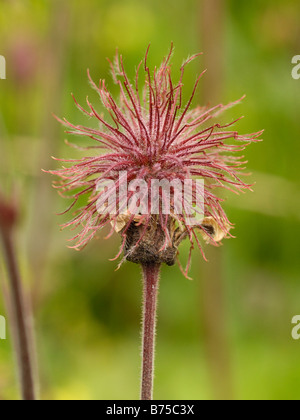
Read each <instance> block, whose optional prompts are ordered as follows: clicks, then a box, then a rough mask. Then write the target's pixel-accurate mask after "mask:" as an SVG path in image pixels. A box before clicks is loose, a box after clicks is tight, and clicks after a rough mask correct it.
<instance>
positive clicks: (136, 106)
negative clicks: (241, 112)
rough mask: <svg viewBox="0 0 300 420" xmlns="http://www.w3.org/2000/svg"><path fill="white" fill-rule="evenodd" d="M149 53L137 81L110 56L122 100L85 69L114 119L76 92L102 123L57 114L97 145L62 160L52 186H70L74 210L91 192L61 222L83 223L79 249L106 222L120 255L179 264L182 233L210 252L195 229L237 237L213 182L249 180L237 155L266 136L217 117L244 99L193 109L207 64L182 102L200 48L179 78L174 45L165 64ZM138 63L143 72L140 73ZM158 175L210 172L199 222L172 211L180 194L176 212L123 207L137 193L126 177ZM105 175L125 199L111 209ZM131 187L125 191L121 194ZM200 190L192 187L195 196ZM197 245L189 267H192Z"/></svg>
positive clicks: (239, 186)
mask: <svg viewBox="0 0 300 420" xmlns="http://www.w3.org/2000/svg"><path fill="white" fill-rule="evenodd" d="M148 53H149V47H148V49H147V52H146V55H145V58H144V60H143V61H141V62H140V63H139V65H138V68H137V71H136V77H135V80H134V81H133V83H132V82H131V81H130V80H129V78H128V76H127V74H126V72H125V68H124V63H123V58H122V56H120V55H119V54H118V52H117V54H116V57H115V60H114V63H111V62H110V61H109V63H110V67H111V71H112V77H113V80H114V82H115V83H116V84H117V85H118V86H119V89H120V97H119V98H118V100H116V99H115V98H113V96H112V95H111V94H110V92H109V91H108V89H107V86H106V83H105V81H104V80H100V82H99V85H98V86H97V85H96V84H95V83H94V82H93V80H92V79H91V77H90V74H89V72H88V77H89V80H90V82H91V85H92V87H93V88H94V89H95V90H96V91H97V92H98V94H99V96H100V99H101V102H102V104H103V106H104V108H105V109H106V110H107V111H108V113H109V115H110V118H109V121H108V120H107V119H104V117H103V115H102V114H99V113H98V112H97V111H96V109H95V108H94V106H93V105H92V104H91V103H90V102H89V100H88V99H87V106H88V109H87V110H86V109H84V108H83V107H82V106H80V105H79V104H78V102H77V101H76V100H75V98H74V97H73V98H74V101H75V103H76V105H77V107H78V108H79V109H80V110H81V111H82V112H84V114H86V115H87V116H88V117H89V118H90V119H91V118H92V119H94V120H96V121H97V124H98V128H91V127H85V126H82V125H74V124H72V123H70V122H68V121H67V120H66V119H64V120H59V121H60V122H62V123H63V124H64V126H66V127H68V130H67V131H66V132H67V133H71V134H75V135H79V136H86V137H89V138H91V139H93V140H94V141H95V142H96V144H97V145H95V146H92V147H90V148H85V149H84V148H79V149H80V150H88V149H91V148H92V149H93V150H94V152H95V151H96V153H94V155H93V156H85V157H83V158H82V159H78V160H61V161H63V162H66V164H67V167H65V166H64V167H63V168H62V169H59V170H54V171H50V173H52V174H54V175H57V176H59V177H60V178H61V180H60V182H58V183H56V184H55V187H56V188H58V189H59V190H60V192H61V193H62V194H63V195H65V193H67V196H68V197H71V198H73V202H72V205H71V206H70V207H69V208H68V209H67V210H66V211H69V210H71V209H74V206H75V204H76V203H77V202H78V200H79V199H80V202H82V200H83V197H84V199H85V204H84V206H83V207H81V208H79V209H77V210H76V211H75V213H74V218H73V219H72V220H71V221H70V222H68V223H66V224H65V225H63V226H64V227H72V228H74V229H77V228H79V232H78V233H77V234H76V236H75V237H74V238H72V240H75V241H76V244H75V246H74V248H76V249H80V248H81V247H83V246H84V245H86V244H87V243H88V242H89V240H90V239H91V238H93V237H94V236H95V234H96V233H97V232H98V231H99V230H100V229H101V228H103V227H104V226H105V225H107V224H110V225H111V231H110V234H109V235H108V236H111V235H112V234H113V233H114V232H118V233H119V234H120V235H121V237H122V245H121V248H120V252H119V253H118V255H117V257H116V258H119V257H120V255H121V254H122V253H124V259H127V260H129V261H132V262H136V263H141V264H151V263H157V264H160V263H166V264H168V265H173V264H174V263H175V261H176V259H177V260H178V258H177V256H178V246H179V244H180V242H181V241H182V240H183V239H185V238H188V239H189V241H190V244H191V251H192V249H193V248H194V243H196V244H197V245H198V247H199V249H200V250H201V252H202V254H203V251H202V248H201V239H199V236H197V234H198V233H200V234H201V235H202V237H203V238H204V240H205V241H207V242H210V243H212V244H213V245H217V243H218V242H219V241H220V240H222V239H223V238H224V237H226V236H231V235H230V233H229V230H230V229H231V227H232V224H231V223H230V222H229V220H228V218H227V216H226V214H225V211H224V210H223V208H222V205H221V204H222V201H223V199H221V198H220V197H218V196H217V195H216V194H215V191H216V188H218V187H221V188H226V189H229V190H231V191H234V192H239V191H241V190H247V189H250V187H251V186H250V185H248V184H246V183H244V182H243V181H242V180H241V178H240V175H241V174H242V173H243V169H244V168H243V167H242V166H243V165H244V164H245V163H246V162H243V161H242V160H243V158H244V157H243V156H240V157H238V156H235V155H234V154H235V153H236V152H240V151H242V150H243V149H244V148H245V147H246V146H247V145H249V144H250V143H251V142H254V141H259V137H260V135H261V133H262V131H260V132H257V133H253V134H249V135H239V134H238V132H237V131H233V130H232V129H231V127H232V126H233V124H235V123H236V122H237V121H238V120H235V121H232V122H230V123H229V124H226V125H221V124H220V123H218V122H216V118H217V117H218V116H219V114H220V113H221V112H222V111H224V110H226V109H227V108H229V107H231V106H232V105H235V104H237V103H238V102H240V100H239V101H236V102H233V103H230V104H228V105H226V106H224V105H222V104H220V105H217V106H214V107H211V108H210V107H200V106H198V107H196V108H194V109H191V104H192V101H193V99H194V96H195V94H196V89H197V86H198V84H199V81H200V79H201V77H202V76H203V74H204V73H205V72H203V73H202V74H200V76H199V77H198V78H197V80H196V83H195V85H194V88H193V90H192V93H191V95H190V98H189V99H188V101H187V103H183V94H182V90H183V76H184V71H185V67H186V65H187V64H188V63H190V62H191V61H192V60H194V59H195V58H196V57H198V56H199V55H200V54H196V55H194V56H192V57H190V58H188V59H187V60H186V61H185V62H184V64H183V65H182V67H181V69H180V76H179V81H177V82H174V79H173V77H172V75H171V66H170V61H171V56H172V53H173V46H172V47H171V50H170V53H169V54H168V56H167V57H166V58H164V60H163V62H162V64H161V66H160V67H159V68H158V69H157V68H156V67H155V69H154V71H153V72H151V71H150V70H149V67H148V64H147V58H148ZM141 72H142V73H143V74H144V78H143V80H142V82H141ZM141 83H142V84H143V88H141V86H140V85H141ZM242 99H243V98H242ZM230 140H231V142H230ZM231 143H234V144H231ZM75 147H76V146H75ZM90 154H91V153H90ZM58 160H60V159H58ZM120 174H121V175H120ZM154 179H156V180H168V181H170V182H171V181H174V180H175V179H176V180H178V179H179V180H181V181H182V182H184V180H186V179H193V180H194V179H203V180H204V190H203V191H204V193H203V208H202V209H201V210H202V212H203V218H202V220H201V222H199V223H195V224H191V223H190V222H189V220H187V215H186V213H185V211H184V210H182V212H181V213H179V214H175V212H174V211H173V212H172V209H173V210H174V197H173V206H172V205H171V212H170V214H164V213H165V212H163V211H162V205H159V212H158V214H155V215H153V214H151V212H150V211H144V214H143V213H142V212H139V214H134V213H131V212H130V211H129V210H128V208H127V210H126V211H124V208H126V205H127V204H128V202H129V200H130V199H131V198H132V195H133V194H134V192H133V191H132V189H131V190H129V191H128V188H127V187H128V185H129V183H130V182H132V181H134V180H143V181H145V183H146V185H148V186H149V190H151V188H150V185H151V181H152V180H154ZM101 180H111V181H113V182H114V188H115V191H114V194H115V193H116V192H117V193H120V195H118V194H117V195H118V197H119V201H118V203H117V206H116V207H117V208H116V209H115V210H114V212H112V211H111V210H112V209H111V208H109V207H110V206H109V204H107V203H106V205H105V202H106V201H107V199H108V198H109V196H110V193H112V192H111V191H110V187H109V186H108V187H106V188H99V183H100V184H101ZM124 183H126V185H124ZM109 185H110V184H109ZM124 191H127V193H126V194H125V196H124V194H123V196H121V192H124ZM172 191H173V190H172ZM68 193H69V194H68ZM70 193H71V194H70ZM194 195H195V191H194V190H193V193H192V196H193V198H195V197H194ZM159 196H160V199H161V201H163V200H164V198H165V197H164V193H163V191H161V190H160V194H159ZM150 198H151V197H149V200H150ZM183 200H184V199H183ZM121 201H122V203H123V204H122V206H121V205H120V203H121ZM99 202H100V203H101V208H102V211H101V212H100V211H99ZM124 204H125V206H124ZM183 204H184V203H183ZM149 206H150V204H149ZM146 207H147V206H146ZM183 208H184V206H183ZM103 209H104V211H103ZM146 210H149V208H148V209H146ZM191 251H190V256H189V260H188V264H187V268H186V269H185V270H184V274H185V275H187V272H188V269H189V265H190V261H191ZM203 255H204V254H203Z"/></svg>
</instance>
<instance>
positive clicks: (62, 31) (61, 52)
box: [28, 0, 71, 308]
mask: <svg viewBox="0 0 300 420" xmlns="http://www.w3.org/2000/svg"><path fill="white" fill-rule="evenodd" d="M70 15H71V8H70V5H69V2H60V1H57V0H56V1H53V2H52V5H51V17H50V19H51V24H50V25H49V34H48V36H47V43H46V45H45V49H44V50H43V53H42V57H41V63H42V65H41V67H40V69H39V70H40V74H39V77H40V83H39V84H40V86H41V89H42V98H45V100H44V102H43V107H44V108H43V109H44V112H43V118H42V119H41V125H40V128H39V129H40V139H41V141H40V150H39V162H38V165H37V167H36V170H37V173H36V188H35V195H34V199H33V203H32V208H31V211H30V212H29V214H30V215H31V227H30V240H29V247H28V249H29V259H30V265H31V269H32V275H33V288H32V290H33V293H34V295H33V297H32V300H33V305H34V308H37V307H38V306H39V303H40V299H42V297H41V296H40V292H41V290H42V281H41V279H43V278H44V270H45V265H46V262H47V260H48V255H49V246H50V240H49V238H50V236H51V218H52V215H53V212H54V211H53V203H54V201H53V196H52V194H53V193H52V191H51V189H50V188H49V185H48V179H47V178H46V177H45V176H44V174H43V173H42V171H41V169H48V168H49V164H51V162H50V163H49V156H56V155H57V154H58V153H57V145H58V144H59V143H58V141H57V139H58V138H59V137H60V127H59V124H58V123H57V121H56V120H55V118H54V117H53V113H56V114H59V113H60V111H61V107H62V97H63V83H64V73H65V72H66V62H67V59H68V48H67V47H68V41H69V35H70V33H69V26H70V25H69V24H70Z"/></svg>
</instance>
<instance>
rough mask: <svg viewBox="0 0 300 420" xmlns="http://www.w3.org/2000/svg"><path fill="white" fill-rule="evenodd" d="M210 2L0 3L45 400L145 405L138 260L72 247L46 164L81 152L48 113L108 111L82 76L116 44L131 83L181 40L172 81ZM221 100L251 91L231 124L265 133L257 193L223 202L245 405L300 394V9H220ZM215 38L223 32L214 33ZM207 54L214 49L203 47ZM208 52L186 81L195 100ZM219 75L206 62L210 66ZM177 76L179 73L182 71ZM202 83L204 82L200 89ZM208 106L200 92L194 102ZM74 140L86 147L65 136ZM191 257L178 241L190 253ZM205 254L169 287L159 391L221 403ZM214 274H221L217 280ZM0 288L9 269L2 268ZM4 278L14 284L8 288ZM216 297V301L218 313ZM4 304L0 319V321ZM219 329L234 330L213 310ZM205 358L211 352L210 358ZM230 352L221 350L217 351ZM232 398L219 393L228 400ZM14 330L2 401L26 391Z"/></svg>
mask: <svg viewBox="0 0 300 420" xmlns="http://www.w3.org/2000/svg"><path fill="white" fill-rule="evenodd" d="M202 3H203V2H202V1H196V0H188V1H186V0H177V1H175V2H174V1H170V0H166V1H158V0H154V1H152V2H141V1H138V0H110V1H108V0H87V1H70V0H69V1H64V2H62V1H58V0H55V1H54V0H51V1H50V0H44V1H42V2H41V1H39V0H32V1H30V0H22V1H21V0H10V1H9V0H5V1H4V0H2V1H1V2H0V5H1V7H0V54H1V55H4V56H5V57H6V61H7V80H0V146H1V149H0V150H1V151H0V177H1V178H0V181H1V184H0V187H1V190H3V191H4V192H11V191H14V194H15V195H16V197H17V199H18V202H19V203H20V212H21V216H22V217H21V218H22V220H21V224H20V229H19V237H18V240H19V242H18V244H19V261H20V264H21V268H22V273H23V277H24V279H25V282H26V285H27V286H28V289H30V288H32V293H31V296H32V303H33V308H34V317H35V326H36V341H37V348H38V361H39V367H40V373H41V375H40V376H41V395H42V398H50V399H96V398H97V399H117V398H120V399H127V398H132V399H135V398H138V395H139V394H138V393H139V378H140V373H139V366H140V342H139V341H140V332H139V328H140V308H141V282H140V272H139V268H138V267H137V266H134V265H131V264H125V265H123V266H122V268H121V269H120V270H119V271H117V272H116V271H115V268H116V263H115V262H110V261H109V259H110V258H112V257H114V255H115V254H116V253H117V251H118V247H119V238H118V237H117V236H115V237H113V238H112V239H110V240H108V241H104V240H103V237H104V236H105V232H101V233H100V234H99V237H100V239H99V240H98V241H97V240H95V241H93V243H91V244H90V245H89V246H88V247H87V248H85V249H84V250H83V251H82V252H80V253H77V252H75V251H73V250H70V249H68V248H67V247H66V246H65V241H66V239H67V238H68V237H70V236H71V233H70V232H67V231H64V232H63V233H61V232H60V231H59V226H58V225H59V224H60V223H63V222H64V221H65V220H67V219H66V216H56V215H55V213H58V212H60V211H62V210H63V209H64V208H66V207H67V205H68V204H67V203H66V202H65V201H64V200H62V199H61V198H59V197H57V196H56V193H55V191H53V190H52V188H51V185H50V184H51V179H50V176H49V175H46V174H44V173H42V171H41V169H42V168H44V169H50V168H55V167H56V164H57V163H56V162H55V161H52V160H51V158H50V156H51V155H55V156H58V157H66V156H70V157H77V156H82V154H81V153H80V152H78V151H74V150H73V149H70V148H69V147H67V146H66V145H65V143H64V139H65V138H66V135H65V134H64V132H63V128H61V127H60V126H59V124H58V123H57V121H56V120H54V118H53V117H52V114H51V113H52V112H53V113H55V114H57V115H59V116H66V117H67V118H68V119H69V120H70V121H74V122H76V123H78V124H79V123H82V122H83V121H85V117H84V116H83V115H82V114H80V113H79V112H78V110H77V109H76V108H75V106H74V103H73V100H72V98H71V95H70V93H71V92H73V93H74V95H75V96H76V98H77V99H78V101H79V102H80V103H83V102H84V101H85V98H86V96H87V95H89V98H90V99H91V100H93V102H94V103H96V104H97V109H99V110H101V105H100V103H99V101H98V98H97V96H96V94H95V92H93V91H92V90H91V88H90V86H89V85H88V82H87V76H86V69H87V68H89V69H90V71H91V74H92V77H93V78H94V79H95V80H98V79H100V78H105V79H106V80H107V81H108V82H109V83H108V84H109V87H110V89H111V91H112V92H115V93H116V92H117V89H116V87H115V86H114V85H113V83H112V81H111V79H110V73H109V67H108V63H107V61H106V57H109V58H112V57H113V56H114V53H115V48H116V47H118V48H119V50H120V52H122V54H123V55H124V58H125V65H126V68H127V69H128V73H129V74H130V75H133V74H134V70H135V68H136V66H137V64H138V62H139V61H140V59H141V58H142V57H143V55H144V52H145V50H146V47H147V45H148V43H149V42H151V50H150V56H149V60H150V61H149V62H150V64H151V66H153V65H158V64H159V63H160V61H161V59H162V57H163V56H164V55H165V54H166V53H167V51H168V49H169V47H170V43H171V41H173V42H174V44H175V48H176V50H175V55H174V58H173V66H174V72H175V74H176V71H177V69H178V68H179V67H180V65H181V63H182V61H183V59H184V58H186V57H187V56H188V55H190V54H193V53H195V52H198V51H201V50H202V38H201V24H202V22H203V21H202V17H201V10H202ZM224 4H225V11H224V23H223V42H224V50H223V57H220V60H221V59H222V60H223V62H224V63H225V66H224V70H222V74H220V77H221V78H222V79H223V92H222V97H221V98H220V100H222V102H223V103H225V102H229V101H233V100H236V99H238V98H239V97H241V96H242V95H243V94H244V93H246V94H247V97H246V99H245V100H244V101H243V102H242V104H241V105H239V106H238V107H234V108H232V109H231V110H230V111H229V112H227V115H226V116H224V119H225V120H227V121H229V120H230V119H232V118H237V117H239V116H240V115H245V118H244V119H243V120H242V121H240V122H239V124H238V129H239V131H240V132H243V133H247V132H251V131H258V130H260V129H262V128H264V129H265V130H266V131H265V133H264V142H263V143H260V144H256V145H252V146H250V147H249V148H248V150H247V159H248V161H249V163H248V167H249V169H250V170H251V172H252V173H253V174H252V175H251V178H250V179H251V181H253V182H256V185H255V186H254V192H253V193H247V194H245V195H242V196H239V197H235V196H233V194H229V193H228V197H227V198H228V201H227V203H226V205H225V208H226V210H227V212H228V215H229V217H230V219H231V220H232V221H234V222H235V224H236V229H235V235H236V239H231V240H226V241H224V246H223V247H220V248H218V249H217V250H216V253H215V256H216V261H217V262H216V264H219V267H218V270H217V271H218V272H219V273H222V284H223V287H224V290H225V293H224V299H225V301H224V302H223V305H224V314H225V325H226V331H225V332H224V333H225V334H226V340H227V343H228V346H229V348H228V349H227V350H228V352H229V355H230V361H231V363H230V372H231V378H232V382H233V396H232V397H234V398H243V399H248V398H259V399H262V398H265V399H276V398H278V399H288V398H291V399H293V398H295V399H299V398H300V390H299V386H298V384H299V379H300V364H299V361H298V359H299V357H298V355H299V351H300V341H299V342H297V341H293V340H292V338H291V329H292V325H291V319H292V317H293V316H294V315H296V314H300V299H299V297H300V278H299V244H298V231H299V214H300V206H299V204H300V203H299V200H300V199H299V138H300V124H299V110H300V80H298V81H296V80H293V79H292V77H291V70H292V64H291V59H292V57H293V56H294V55H296V54H300V9H299V3H298V2H296V1H294V0H290V1H287V0H286V1H283V0H281V1H280V0H276V1H274V0H272V1H271V0H265V1H263V2H262V1H258V0H252V1H251V2H246V1H238V0H229V1H226V2H225V1H224ZM210 35H211V37H214V33H211V34H210ZM205 52H206V51H204V53H205ZM202 69H203V61H202V59H200V60H198V61H195V62H193V63H192V64H191V65H190V66H189V68H188V71H187V74H186V77H185V88H186V91H187V94H188V93H189V92H190V90H191V89H192V85H193V82H194V80H195V78H196V75H197V74H198V73H199V72H200V71H201V70H202ZM209 71H210V69H209V68H208V72H209ZM178 74H179V72H178ZM202 83H203V84H205V77H204V79H203V81H202ZM196 102H201V89H200V92H199V94H198V97H197V98H196V99H195V101H194V103H195V104H196ZM69 140H70V141H73V142H76V143H77V144H80V143H81V144H86V143H87V141H86V140H81V139H79V138H76V139H75V138H73V139H70V138H69ZM186 252H187V250H186V249H185V247H184V246H183V249H182V258H183V259H184V256H185V254H186ZM205 264H214V262H211V263H205V262H204V261H203V260H202V258H201V256H200V253H198V252H197V251H195V253H194V263H193V269H192V273H191V274H192V277H193V278H194V280H193V281H192V282H190V281H187V280H186V279H185V278H184V277H183V276H182V275H181V274H180V272H179V270H178V268H177V267H174V268H164V269H163V273H162V280H161V289H160V296H159V298H160V302H159V322H158V337H157V362H156V379H155V397H156V398H158V399H164V398H172V399H175V398H181V399H188V398H194V399H202V398H214V397H215V396H216V395H215V390H214V385H213V381H212V380H211V369H210V368H209V366H210V364H209V362H208V360H209V359H210V358H211V357H215V356H214V355H211V354H210V353H211V352H212V351H213V350H211V349H210V347H209V346H207V345H206V341H207V322H206V323H205V322H204V321H203V311H202V307H203V303H204V302H206V298H207V296H206V295H205V292H203V291H205V290H206V289H205V287H204V288H203V285H204V284H205V282H206V281H207V280H208V279H205V278H203V276H204V274H205V273H207V271H208V270H210V269H207V267H206V268H205V269H203V266H204V265H205ZM212 272H213V271H212ZM0 276H1V283H4V279H5V270H4V267H3V264H2V265H1V266H0ZM2 280H3V281H2ZM213 303H214V302H213V301H212V303H211V304H212V305H213ZM5 313H6V309H5V305H4V299H0V314H5ZM214 313H219V312H218V311H216V312H215V311H214V308H213V307H211V309H210V314H211V317H212V318H213V319H210V322H211V325H214V326H215V327H216V326H218V325H219V324H220V321H222V325H224V319H223V320H220V319H218V316H216V317H214ZM209 349H210V350H209ZM218 351H219V353H218V354H219V356H217V357H222V351H221V350H220V349H218ZM225 394H226V390H225V389H224V395H225ZM17 396H18V392H17V387H16V382H15V369H14V360H13V355H12V348H11V337H10V336H9V337H8V339H7V340H6V341H0V398H1V399H9V398H17Z"/></svg>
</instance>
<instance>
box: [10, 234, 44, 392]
mask: <svg viewBox="0 0 300 420" xmlns="http://www.w3.org/2000/svg"><path fill="white" fill-rule="evenodd" d="M2 239H3V250H4V257H5V261H6V265H7V270H8V274H9V280H10V281H9V286H10V287H9V288H10V305H9V306H10V309H11V317H12V321H13V335H14V340H15V348H16V349H15V350H16V355H17V359H18V368H19V376H20V383H21V393H22V398H23V400H35V399H36V396H35V387H34V376H33V361H32V353H31V350H32V349H31V347H30V336H29V328H28V325H27V322H28V318H29V317H28V313H27V310H26V309H27V308H26V304H25V299H24V294H23V290H22V283H21V279H20V274H19V270H18V265H17V261H16V257H15V250H14V244H13V239H12V233H11V231H10V230H5V231H3V232H2Z"/></svg>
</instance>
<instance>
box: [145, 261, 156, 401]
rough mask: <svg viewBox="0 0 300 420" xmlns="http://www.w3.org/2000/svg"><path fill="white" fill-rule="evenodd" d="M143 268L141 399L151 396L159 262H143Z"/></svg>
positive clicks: (147, 398) (150, 398) (148, 398)
mask: <svg viewBox="0 0 300 420" xmlns="http://www.w3.org/2000/svg"><path fill="white" fill-rule="evenodd" d="M142 268H143V287H144V306H143V331H142V333H143V350H142V385H141V400H152V398H153V374H154V351H155V330H156V308H157V295H158V285H159V271H160V264H145V265H143V266H142Z"/></svg>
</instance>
